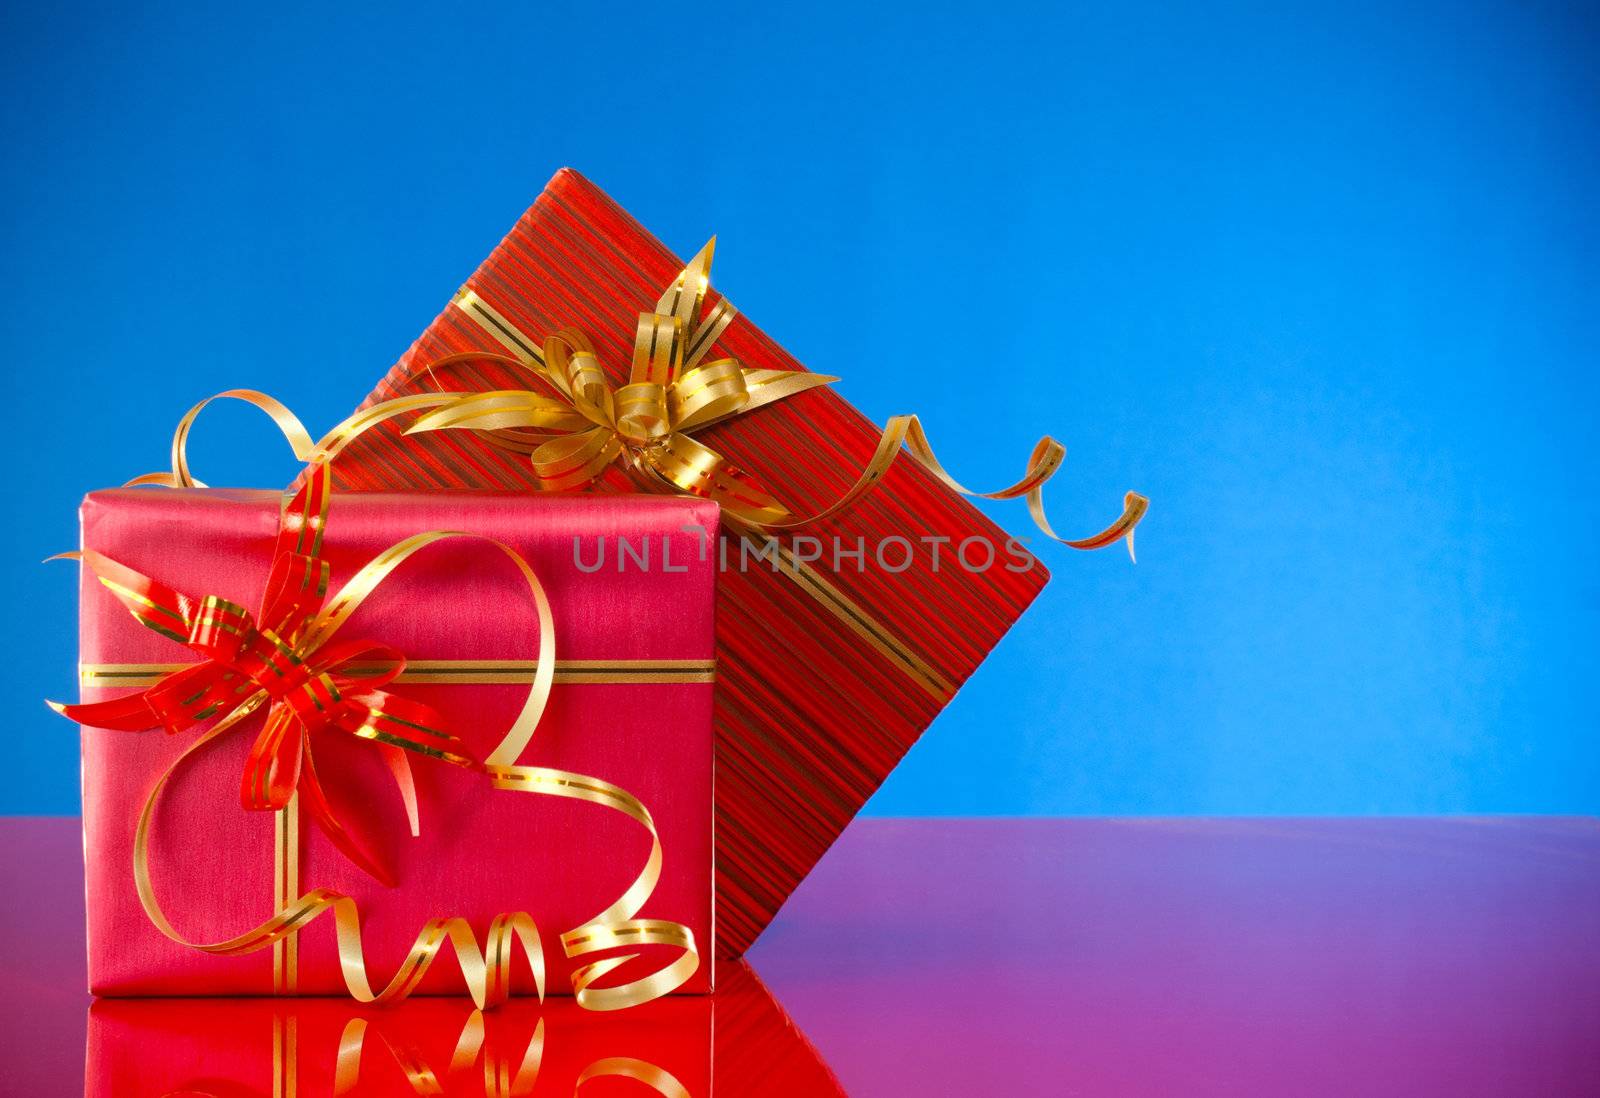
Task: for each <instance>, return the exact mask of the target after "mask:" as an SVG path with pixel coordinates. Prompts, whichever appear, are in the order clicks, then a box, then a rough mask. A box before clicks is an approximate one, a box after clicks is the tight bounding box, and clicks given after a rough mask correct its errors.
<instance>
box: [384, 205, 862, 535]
mask: <svg viewBox="0 0 1600 1098" xmlns="http://www.w3.org/2000/svg"><path fill="white" fill-rule="evenodd" d="M715 247H716V239H715V238H714V237H713V238H712V240H711V241H710V242H708V243H707V244H706V246H705V247H704V248H702V249H700V253H699V254H698V255H696V256H695V257H694V259H692V260H690V262H689V265H688V266H687V267H685V268H684V269H683V270H682V271H680V272H679V273H678V276H677V277H676V278H674V279H673V280H672V285H670V286H668V287H667V291H666V292H665V293H664V294H662V295H661V298H660V300H658V301H657V302H656V305H655V310H654V311H653V312H644V313H640V314H639V325H638V328H637V329H636V331H635V333H634V340H633V364H632V367H631V370H630V372H629V378H628V383H627V384H626V385H622V386H620V387H616V388H613V387H612V385H611V383H610V382H609V381H608V380H607V378H606V375H605V371H604V370H602V369H601V367H600V360H599V358H598V357H597V355H596V353H595V349H594V345H593V344H592V343H590V341H589V338H588V337H587V336H586V335H584V334H583V332H581V331H579V330H578V329H576V328H563V329H562V330H560V331H559V332H556V333H555V334H554V335H552V336H550V337H549V338H548V339H546V340H545V341H544V361H543V363H533V364H529V363H526V362H523V361H522V360H520V359H512V358H507V357H504V356H484V355H479V354H474V355H467V356H454V355H452V356H449V358H448V359H442V360H440V361H439V362H435V363H432V364H430V366H429V367H428V369H430V370H431V369H432V368H434V367H439V366H445V365H449V364H450V363H451V362H453V361H456V360H457V359H462V360H464V359H466V358H474V359H479V360H481V359H483V358H485V357H492V358H495V360H496V361H501V362H505V363H507V364H509V365H512V366H519V367H522V368H524V369H528V370H530V371H532V372H533V373H534V374H535V375H536V376H537V377H539V378H540V379H541V380H543V381H544V382H546V383H547V384H548V385H549V386H551V387H552V388H553V389H554V390H555V391H556V393H557V394H558V395H557V396H544V395H541V394H539V393H535V392H529V391H527V390H499V391H492V392H486V393H473V394H468V395H463V396H459V397H455V398H454V399H452V400H450V401H449V403H447V404H446V405H445V406H444V407H442V408H439V409H438V410H436V411H434V412H431V413H429V414H427V415H425V416H422V417H421V418H419V419H418V420H417V422H416V423H415V424H413V425H412V427H411V428H410V429H409V430H408V431H407V432H406V433H407V434H411V433H413V432H419V431H436V430H443V429H445V428H453V427H458V428H469V429H472V430H478V431H491V432H494V435H493V436H492V438H491V441H494V442H496V443H497V444H499V445H501V446H505V447H508V448H510V449H514V450H518V451H521V452H524V453H527V454H528V455H529V457H530V460H531V462H532V465H533V471H534V474H535V475H536V476H537V477H538V479H539V486H540V487H542V488H545V489H548V490H550V491H563V490H567V489H575V488H585V487H587V486H589V485H590V484H592V483H593V482H594V481H595V480H597V479H599V477H600V476H601V475H602V474H604V473H605V471H606V470H607V469H608V468H610V467H611V466H612V465H613V464H618V465H620V466H621V467H622V468H623V469H624V470H626V471H627V472H628V474H629V475H630V476H631V477H632V479H633V480H634V481H635V482H637V483H638V484H639V485H640V486H641V487H643V488H645V489H646V490H649V491H657V492H675V493H683V494H689V495H696V496H704V497H707V498H710V499H715V500H717V501H718V502H719V503H721V504H722V506H723V509H724V510H726V511H729V512H731V513H733V514H735V515H737V516H738V517H740V518H742V519H744V520H746V521H747V522H750V523H752V524H756V525H761V526H770V525H780V524H783V523H784V522H785V520H787V519H789V518H790V517H792V516H790V515H789V512H788V511H787V510H785V509H784V507H783V506H782V505H781V504H780V503H778V501H777V500H775V499H773V498H772V497H771V496H770V495H768V494H767V492H766V491H765V490H764V489H762V488H761V487H760V486H759V485H757V484H756V482H755V481H754V480H753V479H752V478H751V477H750V476H749V475H748V474H745V473H743V472H741V471H740V470H739V469H738V468H736V467H735V466H734V465H733V464H732V463H731V462H729V461H728V460H727V459H726V458H724V457H723V456H722V455H721V454H719V453H718V452H717V451H716V450H713V449H712V448H711V447H709V446H707V445H705V444H704V443H702V442H699V441H697V440H696V439H695V438H693V437H691V436H692V435H693V434H694V433H695V432H698V431H700V430H702V429H704V428H706V427H710V426H711V425H712V424H715V423H720V422H722V421H723V420H726V419H730V418H732V417H733V416H737V415H743V414H744V413H746V412H751V411H754V410H755V409H757V408H761V407H763V406H765V405H767V404H771V403H773V402H774V401H778V400H783V399H784V398H785V397H790V396H793V395H794V394H796V393H803V392H805V391H806V390H807V389H816V388H819V387H821V386H824V385H830V384H832V383H833V382H835V381H837V380H838V378H834V377H828V376H827V375H825V374H812V373H807V372H805V371H804V370H748V369H745V368H744V367H743V366H742V365H740V363H739V361H738V360H737V359H734V358H727V357H723V358H713V359H710V360H709V361H707V356H708V354H709V352H710V351H711V348H712V347H713V346H714V345H715V344H716V342H717V340H718V339H719V338H720V337H721V336H722V333H723V332H724V331H726V330H727V327H728V325H729V324H731V323H732V322H733V318H734V317H735V316H737V315H738V310H737V309H735V308H734V307H733V305H732V304H730V303H729V302H728V300H727V299H726V298H723V299H721V300H719V301H717V303H716V304H715V305H713V306H711V308H710V310H709V311H707V310H706V309H705V301H706V293H707V290H708V289H709V287H710V284H711V283H710V272H711V256H712V252H713V250H714V249H715ZM702 314H704V315H702Z"/></svg>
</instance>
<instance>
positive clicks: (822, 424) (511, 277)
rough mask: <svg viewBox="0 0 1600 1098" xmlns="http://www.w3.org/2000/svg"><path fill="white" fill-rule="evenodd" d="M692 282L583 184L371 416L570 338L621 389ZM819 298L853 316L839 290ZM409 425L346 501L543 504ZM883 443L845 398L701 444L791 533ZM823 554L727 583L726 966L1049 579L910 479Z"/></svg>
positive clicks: (348, 454)
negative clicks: (643, 346)
mask: <svg viewBox="0 0 1600 1098" xmlns="http://www.w3.org/2000/svg"><path fill="white" fill-rule="evenodd" d="M681 266H682V264H681V263H680V262H679V261H678V260H677V259H675V258H674V257H673V256H672V255H671V254H670V253H669V252H668V251H667V249H666V248H665V247H663V246H662V245H661V243H660V242H658V241H657V240H656V239H655V238H654V237H652V236H651V235H650V234H649V233H647V232H646V231H645V230H644V229H643V228H641V227H640V226H639V225H638V223H637V222H635V221H634V220H633V219H632V218H631V217H629V216H628V215H627V214H626V213H625V212H623V211H622V210H621V209H620V208H618V207H617V206H616V205H615V204H614V203H613V202H612V201H611V200H610V199H609V198H607V197H606V196H605V195H604V194H603V193H601V192H600V191H599V190H598V189H597V188H595V187H594V186H593V185H592V184H591V183H589V182H588V181H587V180H585V179H583V178H582V177H581V176H579V175H577V174H576V173H574V172H572V171H562V172H560V173H558V174H557V175H556V177H555V178H554V179H553V180H552V181H551V182H550V184H549V186H548V187H547V188H546V190H545V192H544V194H543V195H542V196H541V197H540V198H539V200H538V202H537V203H536V204H535V205H534V206H533V208H532V209H531V210H529V211H528V213H527V214H526V215H525V216H524V217H523V218H522V220H521V221H519V222H518V223H517V225H516V226H515V227H514V228H513V229H512V231H511V234H510V235H509V236H507V237H506V238H505V240H504V241H503V242H502V243H501V245H500V246H499V247H498V248H497V249H495V251H494V253H493V254H492V255H491V256H490V257H489V258H488V259H487V260H486V261H485V262H484V264H483V266H481V267H480V268H479V269H478V271H477V273H476V274H474V275H473V276H472V278H471V279H469V280H468V282H467V284H466V286H465V287H464V288H463V290H462V293H461V294H460V295H458V297H457V299H456V301H455V302H454V303H453V304H452V305H451V306H450V307H449V308H447V309H446V310H445V311H444V312H443V313H442V314H441V315H440V316H439V318H438V319H437V320H435V321H434V323H433V324H432V325H431V326H430V327H429V328H428V330H427V331H426V332H425V333H424V334H423V336H422V338H421V339H420V340H418V342H417V343H416V344H415V346H413V347H412V349H411V350H410V351H409V352H408V353H407V354H406V356H405V357H404V359H402V360H401V362H400V363H399V364H398V365H397V366H396V367H395V369H394V370H392V371H391V372H390V374H389V375H388V377H387V378H386V379H384V381H383V382H382V383H380V384H379V386H378V387H377V389H376V390H375V391H374V393H373V394H372V396H371V397H370V398H369V401H368V403H369V404H371V403H373V402H377V401H384V400H389V399H391V398H394V397H397V396H403V395H409V394H416V393H424V392H428V391H431V390H433V389H434V388H435V387H436V386H443V387H446V388H467V389H473V390H501V389H527V388H529V387H530V382H529V374H528V372H527V371H526V370H518V369H516V368H515V367H511V366H507V365H503V364H495V363H492V362H475V363H470V364H465V365H462V366H461V368H459V369H454V368H453V369H451V370H448V371H445V370H440V371H423V370H422V369H421V368H422V367H424V366H426V365H429V364H431V363H433V362H435V361H436V360H438V359H440V358H443V357H445V356H448V355H453V354H457V353H460V352H465V351H474V350H476V351H493V352H497V353H500V354H502V355H506V354H509V355H514V356H516V357H518V358H520V359H522V360H523V361H524V362H531V361H533V360H534V356H535V355H537V354H539V353H540V351H539V349H540V348H541V345H542V342H543V341H544V340H545V339H546V338H547V337H549V336H551V335H552V334H554V333H556V332H558V331H560V330H561V329H564V328H567V327H569V326H575V327H576V328H577V329H579V330H581V332H582V333H583V334H584V335H585V336H587V338H588V339H589V340H590V341H592V343H593V344H594V348H595V350H596V352H597V353H598V360H599V363H600V365H601V366H602V368H604V369H605V370H606V372H607V374H608V376H609V380H610V381H611V382H612V383H613V384H618V383H620V382H622V381H624V380H626V379H627V374H626V372H625V370H626V367H627V365H628V363H629V361H630V358H631V356H632V353H633V349H634V341H635V332H636V324H637V323H638V316H639V313H640V312H641V311H649V310H650V309H651V308H652V306H653V305H654V303H655V302H656V300H657V298H658V296H659V295H661V293H662V290H663V288H664V287H666V286H668V285H669V284H671V283H672V281H673V279H674V277H675V276H676V275H677V273H678V271H679V269H680V267H681ZM802 291H805V292H811V293H820V294H825V295H826V297H827V300H829V301H831V302H835V303H836V302H838V301H840V300H848V299H849V298H848V294H846V295H844V296H843V297H841V296H840V295H839V293H838V287H835V286H829V287H825V288H823V287H809V288H803V287H796V292H802ZM715 300H716V298H715V295H713V296H712V297H711V298H709V299H708V301H715ZM912 319H913V323H915V320H916V318H912ZM919 334H920V333H919ZM720 356H731V357H733V358H736V359H737V360H738V361H739V362H740V363H741V364H742V365H743V366H744V367H746V368H747V369H750V370H799V369H802V368H801V367H800V366H799V364H798V363H796V362H795V361H794V360H793V359H791V358H790V357H789V356H788V355H787V354H786V353H785V352H784V351H783V350H782V349H781V348H779V347H778V346H777V345H776V344H775V343H773V342H772V340H770V339H769V338H767V336H766V335H764V334H763V333H762V332H761V331H760V330H759V329H757V328H756V327H754V326H753V325H751V324H749V323H748V322H746V321H745V320H744V319H743V318H742V317H740V318H738V319H735V320H734V321H733V323H732V326H731V327H729V328H728V329H727V330H726V332H725V333H723V334H722V335H721V336H720V338H718V339H717V342H716V350H715V352H714V353H712V354H711V355H708V357H709V358H717V357H720ZM619 401H620V395H619ZM618 409H619V411H618V414H619V415H620V414H621V412H620V409H621V405H620V403H619V405H618ZM406 425H407V421H406V420H404V419H396V420H394V421H391V422H389V423H386V424H384V425H382V426H381V427H378V428H376V429H374V430H372V431H369V432H368V433H366V434H365V435H363V436H361V437H360V438H358V439H357V440H356V441H355V442H354V443H353V444H352V445H351V446H350V448H349V449H348V450H346V451H345V453H344V454H343V455H342V456H341V457H340V458H339V460H338V461H337V462H336V464H335V467H334V476H335V479H336V482H337V483H339V484H340V485H341V486H342V487H344V488H347V489H355V490H360V489H375V488H399V487H405V488H449V487H505V486H512V485H530V484H532V483H533V482H534V478H533V476H532V474H531V472H530V465H529V460H528V458H527V456H525V454H526V452H525V451H524V452H522V453H519V452H517V450H516V448H515V447H496V446H492V445H488V444H487V443H488V442H489V441H491V440H487V439H481V438H477V437H474V436H473V435H472V434H470V433H468V432H466V431H441V432H435V433H430V434H426V435H411V436H403V435H402V433H401V432H402V431H403V430H404V428H405V427H406ZM879 435H880V432H879V429H878V428H876V427H874V426H873V425H872V424H871V423H869V422H868V421H867V420H866V419H865V418H864V417H863V416H862V415H860V414H859V413H858V412H857V411H856V410H855V409H853V408H852V407H851V406H850V405H848V404H847V403H846V402H845V401H844V400H843V399H842V398H841V397H839V396H838V395H836V394H835V393H834V392H832V391H831V390H827V389H811V390H809V391H805V392H801V393H798V394H796V395H793V396H790V397H788V398H787V399H783V400H780V401H778V402H776V403H771V404H768V405H766V406H764V407H761V408H759V409H758V410H756V411H754V412H753V413H752V414H748V415H740V416H737V417H736V418H732V419H729V420H727V421H726V422H719V423H716V424H714V425H712V426H710V427H709V428H708V429H707V430H705V431H704V432H703V433H702V434H700V435H697V436H696V437H697V438H698V439H699V440H700V441H701V442H704V443H706V444H707V445H709V446H711V447H712V448H714V449H715V450H717V451H719V452H720V453H721V454H722V455H724V456H725V457H726V458H727V459H728V460H730V461H731V462H733V463H735V464H736V465H737V466H738V467H740V468H741V469H742V470H744V471H745V472H748V473H749V474H752V475H753V476H754V477H755V478H756V479H757V480H758V481H759V482H760V484H761V486H762V487H764V488H765V489H766V490H767V491H768V492H770V493H771V494H772V496H774V497H776V498H777V499H778V500H779V501H780V502H781V504H783V505H784V506H785V507H786V508H788V510H789V511H791V512H792V513H795V514H814V513H815V512H817V511H819V510H821V509H822V508H824V507H826V506H827V505H828V504H830V503H831V502H833V501H834V500H835V499H836V498H837V497H838V496H839V495H840V494H841V493H843V492H844V491H845V489H846V488H847V487H849V485H850V484H851V483H852V481H853V480H854V479H855V475H856V472H857V471H858V470H860V469H862V468H863V467H864V466H866V465H867V463H868V461H869V459H870V458H871V456H872V455H873V453H874V449H875V446H876V444H877V442H878V439H879ZM803 532H804V534H805V535H806V536H807V538H809V539H814V540H809V541H806V542H805V543H804V545H803V546H802V545H801V544H798V543H787V542H786V543H785V545H786V547H787V548H789V549H791V550H792V552H791V553H790V554H789V555H788V556H786V557H785V558H784V559H783V560H782V562H781V563H780V564H778V565H777V566H774V565H773V564H772V563H769V562H764V561H761V560H757V561H756V562H755V563H750V560H751V557H750V556H749V555H743V554H741V553H740V552H739V550H738V548H737V547H738V545H739V542H738V541H737V540H735V539H733V538H729V539H728V540H727V541H725V542H724V547H725V548H729V547H730V543H731V547H732V548H733V552H732V553H731V554H730V555H731V556H732V557H733V558H734V560H733V562H732V563H731V564H729V565H727V566H725V567H724V568H723V570H722V574H721V576H720V579H719V589H718V591H719V599H720V605H719V611H718V626H717V629H718V634H717V651H718V688H717V708H716V743H717V770H716V806H717V818H718V827H717V896H718V898H717V919H718V947H719V949H720V950H721V951H722V952H723V953H724V955H736V954H738V953H739V952H741V951H742V950H743V949H744V948H745V947H746V946H748V945H749V944H750V943H751V942H752V941H754V939H755V937H756V935H757V934H759V933H760V932H761V930H762V928H763V927H765V926H766V924H767V923H768V922H769V921H770V920H771V918H772V916H773V914H774V913H775V912H776V911H777V909H778V907H779V905H781V904H782V903H783V901H784V900H785V898H786V897H787V896H788V895H789V893H790V892H792V891H793V889H794V888H795V886H796V885H797V884H798V883H799V882H800V880H801V878H803V877H804V876H805V874H806V873H807V872H808V871H809V870H810V869H811V867H812V866H813V865H814V864H815V863H816V861H817V860H818V859H819V858H820V857H821V856H822V854H823V852H824V851H825V850H826V849H827V848H828V846H829V844H831V843H832V842H833V840H834V838H835V837H836V836H837V835H838V834H839V832H840V831H841V830H842V829H843V828H844V826H845V825H846V824H847V823H848V822H849V821H850V819H851V817H852V816H854V814H855V813H856V811H857V810H858V809H859V808H860V807H861V805H862V803H863V802H864V801H865V800H866V799H867V797H869V796H870V795H871V794H872V792H873V791H874V790H875V789H876V788H877V787H878V785H879V784H880V783H881V782H882V781H883V779H884V778H885V776H886V775H887V774H888V773H889V771H890V770H891V769H892V768H893V767H894V766H895V764H896V763H897V762H898V761H899V760H900V758H901V756H902V755H903V754H904V753H905V752H906V750H907V749H908V748H909V747H910V746H911V744H912V743H913V742H914V741H915V740H916V738H917V737H918V736H919V735H920V734H921V732H922V730H923V729H925V728H926V727H927V726H928V725H929V723H930V722H931V721H932V720H933V718H934V717H935V716H936V715H937V714H938V712H939V711H940V709H942V708H943V707H944V705H945V704H946V703H947V702H948V701H949V700H950V698H951V696H952V695H953V694H954V693H955V691H956V689H957V688H958V687H959V686H960V685H961V683H962V682H963V681H964V680H965V679H966V678H967V677H968V676H969V675H971V674H972V673H973V671H974V670H975V669H976V667H977V665H978V663H979V662H980V661H981V660H982V659H983V658H984V656H985V655H986V654H987V653H988V651H989V650H990V648H992V647H993V646H994V644H995V643H996V642H997V641H998V640H999V639H1000V637H1001V636H1002V635H1003V634H1004V633H1005V631H1006V630H1007V629H1008V628H1009V627H1010V625H1011V624H1012V623H1013V622H1014V621H1016V619H1017V618H1018V617H1019V616H1020V615H1021V614H1022V612H1023V611H1024V610H1025V609H1026V608H1027V606H1028V604H1029V603H1030V602H1031V601H1032V600H1033V598H1034V596H1035V595H1037V594H1038V592H1039V590H1040V588H1041V587H1042V586H1043V585H1044V583H1045V581H1046V579H1047V578H1048V577H1047V573H1046V572H1045V569H1044V567H1043V566H1042V565H1040V564H1039V563H1038V561H1036V560H1035V559H1034V558H1033V557H1032V556H1031V555H1029V554H1028V553H1027V552H1025V551H1023V550H1022V549H1021V548H1020V546H1018V545H1016V544H1015V543H1013V542H1011V541H1010V540H1009V539H1008V538H1007V537H1006V535H1005V534H1004V533H1002V532H1001V531H1000V530H999V529H998V528H997V527H995V526H994V525H993V524H992V523H990V522H989V521H988V520H987V519H986V518H985V517H984V516H983V515H982V514H981V513H980V512H979V511H978V510H977V509H976V508H974V507H973V506H971V505H970V504H969V503H967V502H966V501H965V500H963V499H962V498H961V497H959V496H958V495H956V494H955V493H954V492H952V491H950V490H948V489H947V488H946V487H945V486H944V485H942V484H941V483H939V481H938V480H937V479H936V478H935V477H934V476H933V475H932V474H930V473H929V472H928V470H926V469H924V468H922V467H921V466H919V465H917V464H916V463H915V462H913V461H910V460H900V461H897V462H896V463H895V464H894V465H893V466H892V467H891V468H890V469H889V470H888V472H887V473H886V475H885V476H884V477H883V478H882V480H881V481H880V482H879V483H878V484H877V486H876V488H875V490H874V491H872V492H871V493H870V494H868V495H867V496H866V497H864V498H862V499H861V500H860V501H859V502H858V503H857V504H856V505H855V506H853V507H852V508H851V509H849V510H848V511H847V512H845V513H843V514H841V515H838V516H835V517H833V518H829V519H827V520H825V521H820V522H816V523H814V524H812V525H809V526H807V527H805V528H804V531H803ZM805 558H810V559H805Z"/></svg>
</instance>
